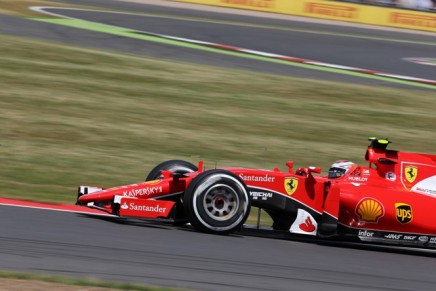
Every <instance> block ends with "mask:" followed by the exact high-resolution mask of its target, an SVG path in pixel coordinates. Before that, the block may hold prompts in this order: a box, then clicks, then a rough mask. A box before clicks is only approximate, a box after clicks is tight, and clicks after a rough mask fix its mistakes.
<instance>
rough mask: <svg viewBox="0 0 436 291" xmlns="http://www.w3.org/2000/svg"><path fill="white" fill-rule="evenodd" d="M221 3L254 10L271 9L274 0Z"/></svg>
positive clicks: (228, 1)
mask: <svg viewBox="0 0 436 291" xmlns="http://www.w3.org/2000/svg"><path fill="white" fill-rule="evenodd" d="M221 3H225V4H230V5H240V6H247V7H256V8H273V7H274V0H221Z"/></svg>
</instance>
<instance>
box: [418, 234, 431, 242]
mask: <svg viewBox="0 0 436 291" xmlns="http://www.w3.org/2000/svg"><path fill="white" fill-rule="evenodd" d="M418 240H419V241H420V242H423V243H425V242H428V240H429V238H428V236H425V235H423V236H420V237H418Z"/></svg>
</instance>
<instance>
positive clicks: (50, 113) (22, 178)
mask: <svg viewBox="0 0 436 291" xmlns="http://www.w3.org/2000/svg"><path fill="white" fill-rule="evenodd" d="M0 51H1V55H0V68H1V70H0V144H1V145H0V161H1V164H0V196H1V197H16V198H23V199H32V200H40V201H54V202H67V203H73V202H74V201H75V195H76V188H77V186H78V185H96V186H105V187H110V186H115V185H122V184H129V183H135V182H138V181H142V180H144V179H145V177H146V176H147V174H148V171H149V170H150V169H151V168H152V167H154V166H155V165H156V164H158V163H160V162H162V161H164V160H168V159H174V158H177V159H185V160H188V161H190V162H193V163H197V162H198V161H199V160H200V159H204V160H205V164H206V167H208V168H211V167H215V166H216V165H217V166H244V167H258V168H270V169H272V168H274V167H276V166H278V167H280V168H281V169H282V170H285V169H286V166H285V162H286V161H287V160H294V161H295V167H300V166H309V165H315V166H321V167H323V173H326V170H327V168H328V166H329V165H330V164H331V163H332V162H333V161H335V160H337V159H351V160H353V161H355V162H363V155H364V152H365V149H366V146H367V144H368V142H367V138H368V137H369V136H379V137H389V138H390V139H391V140H393V142H394V143H393V144H392V146H391V148H395V149H398V150H408V151H424V152H436V150H435V147H434V145H435V144H436V137H435V135H434V133H433V130H434V125H435V124H436V116H435V114H434V113H435V109H436V106H435V97H436V96H435V93H434V92H432V91H430V90H427V91H423V90H405V89H393V88H381V87H380V88H376V87H370V86H359V85H350V84H341V83H332V82H321V81H311V80H304V79H297V78H290V77H281V76H277V75H268V74H259V73H250V72H247V71H238V70H227V69H220V68H215V67H207V66H200V65H193V64H184V63H176V62H167V61H160V60H153V59H147V58H144V57H136V56H125V55H122V54H117V53H112V52H101V51H97V50H90V49H83V48H75V47H68V46H63V45H59V44H53V43H49V42H39V41H34V40H29V39H23V38H16V37H9V36H4V35H3V36H2V35H0Z"/></svg>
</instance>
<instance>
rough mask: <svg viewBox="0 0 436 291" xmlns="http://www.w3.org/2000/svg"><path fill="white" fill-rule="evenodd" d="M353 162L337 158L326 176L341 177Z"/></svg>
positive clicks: (351, 166) (330, 177)
mask: <svg viewBox="0 0 436 291" xmlns="http://www.w3.org/2000/svg"><path fill="white" fill-rule="evenodd" d="M354 165H355V164H354V163H353V162H350V161H345V160H339V161H336V162H334V163H333V164H332V165H331V166H330V169H329V172H328V178H329V179H336V178H339V177H342V176H343V175H345V173H347V172H348V171H349V170H350V169H351V168H353V166H354Z"/></svg>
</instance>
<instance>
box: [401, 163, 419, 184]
mask: <svg viewBox="0 0 436 291" xmlns="http://www.w3.org/2000/svg"><path fill="white" fill-rule="evenodd" d="M404 176H405V178H406V180H407V182H409V183H413V182H414V181H415V180H416V176H418V168H417V167H415V166H406V167H404Z"/></svg>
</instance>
